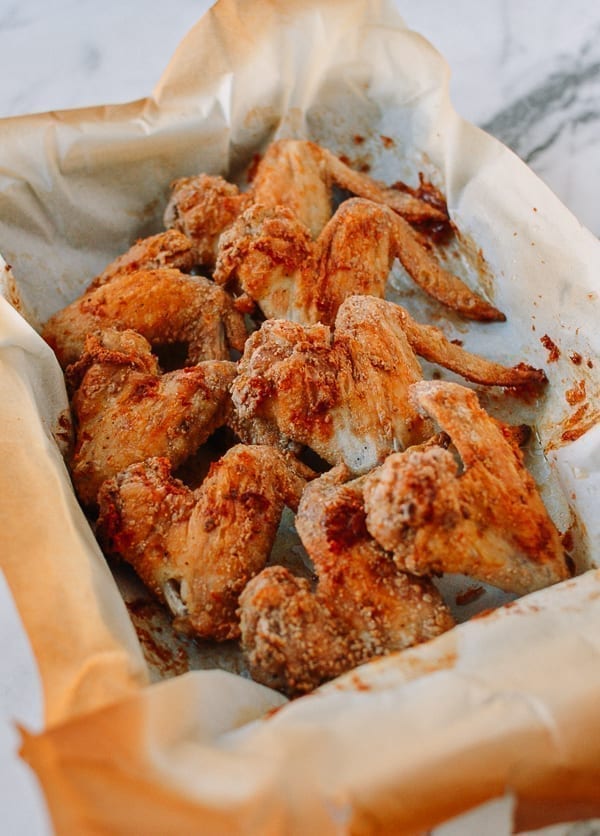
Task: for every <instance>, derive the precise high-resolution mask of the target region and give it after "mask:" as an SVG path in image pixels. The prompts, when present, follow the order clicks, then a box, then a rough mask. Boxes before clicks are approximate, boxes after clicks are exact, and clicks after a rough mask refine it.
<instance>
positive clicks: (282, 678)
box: [240, 466, 453, 695]
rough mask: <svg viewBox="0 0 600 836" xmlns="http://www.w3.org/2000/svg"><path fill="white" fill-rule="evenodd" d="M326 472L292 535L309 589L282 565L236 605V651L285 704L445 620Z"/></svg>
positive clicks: (350, 491) (421, 637) (349, 492)
mask: <svg viewBox="0 0 600 836" xmlns="http://www.w3.org/2000/svg"><path fill="white" fill-rule="evenodd" d="M348 476H349V471H347V469H346V468H345V467H344V466H340V467H337V468H334V469H333V470H331V471H329V473H327V474H325V475H324V476H321V477H320V478H319V479H316V480H315V481H314V482H312V483H311V484H310V485H308V486H307V488H306V489H305V491H304V494H303V496H302V499H301V501H300V506H299V509H298V515H297V517H296V528H297V530H298V533H299V535H300V537H301V539H302V542H303V544H304V546H305V548H306V551H307V553H308V555H309V557H310V558H311V559H312V561H313V565H314V569H315V572H316V574H317V576H318V584H317V587H316V590H314V591H313V590H312V589H311V586H310V584H309V582H308V581H307V580H305V579H303V578H298V577H296V576H294V575H293V574H292V573H291V572H289V571H288V570H287V569H285V568H284V567H282V566H272V567H269V568H267V569H264V570H263V571H262V572H261V573H260V574H259V575H257V576H256V577H255V578H254V579H253V580H252V581H250V583H249V584H248V585H247V586H246V588H245V589H244V591H243V592H242V595H241V597H240V613H241V629H242V644H243V647H244V649H245V651H246V654H247V658H248V663H249V668H250V672H251V674H252V676H253V678H254V679H256V680H258V681H259V682H262V683H264V684H265V685H269V686H271V687H273V688H277V689H279V690H282V691H285V692H286V693H288V694H290V695H294V694H300V693H305V692H307V691H310V690H311V689H313V688H315V687H316V686H317V685H319V684H321V683H322V682H324V681H326V680H328V679H332V678H333V677H335V676H338V675H339V674H341V673H344V671H347V670H349V669H350V668H352V667H355V666H356V665H359V664H361V663H363V662H366V661H368V660H369V659H372V658H374V657H377V656H381V655H383V654H386V653H390V652H392V651H395V650H400V649H402V648H405V647H408V646H410V645H413V644H416V643H418V642H422V641H426V640H427V639H430V638H433V637H435V636H437V635H439V634H440V633H442V632H443V631H444V630H448V629H449V628H450V627H452V626H453V620H452V617H451V616H450V613H449V611H448V609H447V608H446V606H445V604H444V603H443V601H442V599H441V597H440V595H439V593H438V592H437V590H436V589H435V587H434V586H433V584H432V583H431V582H430V581H428V580H426V579H417V578H415V577H411V576H410V575H408V574H407V573H406V572H403V571H399V570H398V569H397V567H396V566H395V565H394V563H393V561H392V560H391V558H390V555H388V554H386V553H385V552H384V551H383V549H382V548H381V547H380V546H378V545H377V544H376V543H375V541H374V540H373V539H372V538H371V537H370V536H369V533H368V532H367V529H366V527H365V511H364V503H363V496H362V489H361V483H362V479H363V478H364V477H361V478H360V479H357V480H354V481H353V482H345V480H346V479H348Z"/></svg>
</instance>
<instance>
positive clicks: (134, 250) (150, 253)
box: [86, 229, 198, 293]
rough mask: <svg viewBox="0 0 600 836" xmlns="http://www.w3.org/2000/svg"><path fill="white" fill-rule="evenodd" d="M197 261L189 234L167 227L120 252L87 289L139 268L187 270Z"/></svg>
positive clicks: (92, 288)
mask: <svg viewBox="0 0 600 836" xmlns="http://www.w3.org/2000/svg"><path fill="white" fill-rule="evenodd" d="M197 263H198V259H197V256H196V253H195V251H194V247H193V245H192V242H191V241H190V239H189V238H187V237H186V236H185V235H184V234H183V233H182V232H179V230H177V229H168V230H167V231H166V232H159V233H158V235H151V236H150V237H149V238H140V239H139V241H136V242H135V244H133V246H132V247H130V248H129V249H128V250H127V252H126V253H123V255H120V256H119V257H118V258H116V259H115V260H114V261H111V263H110V264H109V265H108V266H107V267H105V268H104V270H103V271H102V272H101V273H100V274H99V275H98V276H96V278H95V279H94V280H93V281H92V283H91V284H90V286H89V287H88V288H87V291H86V293H87V292H89V291H90V290H94V288H96V287H100V285H103V284H106V283H107V282H109V281H110V280H111V279H113V278H114V277H115V276H117V275H118V274H119V273H134V272H135V271H137V270H157V269H159V268H161V267H173V268H175V269H177V270H181V272H182V273H187V272H188V271H189V270H191V269H192V267H193V266H194V265H195V264H197Z"/></svg>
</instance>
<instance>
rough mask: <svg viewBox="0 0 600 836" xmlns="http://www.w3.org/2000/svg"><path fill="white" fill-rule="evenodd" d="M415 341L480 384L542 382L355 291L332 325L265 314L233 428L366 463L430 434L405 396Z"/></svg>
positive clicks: (238, 393) (353, 464) (247, 361)
mask: <svg viewBox="0 0 600 836" xmlns="http://www.w3.org/2000/svg"><path fill="white" fill-rule="evenodd" d="M413 347H414V348H415V349H416V350H417V351H418V352H419V353H421V354H425V355H426V356H427V357H428V359H430V360H433V361H434V362H437V363H441V364H442V365H445V366H446V367H447V368H450V369H452V370H453V371H456V372H458V373H459V374H461V375H464V376H465V377H467V378H469V379H473V380H476V381H478V382H480V383H484V384H488V385H501V386H511V387H512V386H519V385H523V384H526V383H534V382H536V383H541V382H542V381H543V380H545V376H544V374H543V372H540V371H539V370H536V369H532V368H531V367H529V366H525V365H520V366H517V367H514V368H506V367H504V366H501V365H499V364H497V363H492V362H490V361H488V360H484V359H483V358H481V357H477V356H475V355H472V354H469V353H468V352H466V351H465V350H464V349H462V348H460V347H459V346H456V345H453V344H452V343H449V342H448V340H446V339H445V337H444V336H443V335H442V333H441V332H440V331H438V330H437V329H435V328H431V327H429V326H423V325H420V324H418V323H416V322H415V321H414V320H412V319H411V318H410V316H409V315H408V314H407V312H406V311H405V310H403V309H402V308H401V307H400V306H398V305H395V304H393V303H391V302H385V301H384V300H382V299H375V298H373V297H369V296H353V297H350V298H348V299H346V300H345V301H344V303H343V304H342V305H341V307H340V309H339V311H338V315H337V318H336V322H335V329H334V330H333V329H331V328H329V327H327V326H325V325H312V326H310V327H307V326H302V325H299V324H297V323H293V322H288V321H286V320H269V321H267V322H265V323H264V324H263V325H262V327H261V329H260V330H259V331H257V332H255V333H254V334H252V335H251V337H250V338H249V339H248V342H247V344H246V348H245V351H244V355H243V357H242V360H241V361H240V365H239V375H238V377H237V378H236V380H235V381H234V384H233V386H232V400H233V403H234V406H235V409H236V416H237V418H236V430H237V432H238V433H239V434H240V437H241V438H242V439H243V440H245V441H247V442H253V441H260V442H262V443H273V444H279V445H285V444H286V443H287V442H288V441H289V440H292V441H294V442H296V443H298V444H302V445H307V446H308V447H310V448H312V449H313V450H314V451H315V452H316V453H318V454H319V455H320V456H321V457H322V458H323V459H325V461H327V462H329V463H330V464H338V463H341V462H344V463H345V464H346V465H347V466H348V467H349V468H350V469H351V470H352V471H353V472H357V473H358V472H364V471H366V470H369V469H370V468H372V467H374V466H375V465H376V464H378V463H379V462H381V461H382V460H383V459H384V458H385V456H386V455H387V454H388V453H390V452H392V451H394V450H398V449H403V448H405V447H407V446H409V445H411V444H417V443H419V442H421V441H422V440H423V439H425V438H427V437H428V436H429V435H431V434H432V431H433V429H432V424H431V421H430V420H429V419H428V418H425V417H423V415H422V414H421V413H420V411H419V410H418V409H417V407H416V406H415V405H414V404H413V403H412V402H411V401H410V399H409V397H408V391H409V387H410V386H411V384H413V383H415V382H416V381H418V380H420V379H421V378H422V373H421V367H420V365H419V362H418V360H417V358H416V356H415V352H414V350H413Z"/></svg>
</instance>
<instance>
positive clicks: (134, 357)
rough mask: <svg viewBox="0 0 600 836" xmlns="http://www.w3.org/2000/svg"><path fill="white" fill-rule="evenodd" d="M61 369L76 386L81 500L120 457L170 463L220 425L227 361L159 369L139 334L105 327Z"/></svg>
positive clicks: (119, 464)
mask: <svg viewBox="0 0 600 836" xmlns="http://www.w3.org/2000/svg"><path fill="white" fill-rule="evenodd" d="M67 374H68V379H69V382H70V385H71V387H72V388H74V389H76V391H75V394H74V396H73V399H72V408H73V414H74V418H75V429H76V444H75V450H74V453H73V457H72V460H71V463H70V464H71V473H72V477H73V483H74V485H75V489H76V491H77V494H78V496H79V498H80V500H81V502H82V503H83V504H84V505H86V506H93V505H94V503H95V501H96V496H97V493H98V489H99V487H100V485H101V484H102V482H103V481H104V480H105V479H107V478H108V477H110V476H113V475H114V474H116V473H118V472H119V471H120V470H122V469H123V468H125V467H127V465H129V464H132V463H133V462H138V461H141V460H143V459H145V458H148V457H149V456H153V455H162V456H167V457H168V458H169V460H170V461H171V463H172V464H173V466H174V467H177V466H178V465H180V464H181V463H182V462H184V461H185V460H186V459H187V458H188V457H189V456H190V455H192V454H193V453H194V452H195V451H196V450H197V449H198V447H199V446H200V445H201V444H203V443H204V441H206V439H207V438H208V437H209V435H211V434H212V433H213V432H214V430H216V429H217V428H218V427H220V426H222V425H223V424H224V423H225V421H226V420H227V417H228V415H229V411H230V406H231V402H230V397H229V386H230V384H231V382H232V380H233V378H234V376H235V364H234V363H231V362H229V361H226V360H207V361H206V362H204V363H200V364H199V365H197V366H193V367H191V368H186V369H179V370H177V371H174V372H169V373H168V374H164V375H161V374H160V372H159V368H158V363H157V360H156V358H155V357H154V355H153V354H152V353H151V351H150V346H149V344H148V343H147V341H146V340H145V339H144V338H143V337H141V336H140V335H139V334H137V333H136V332H134V331H116V330H114V329H109V330H107V331H103V332H101V333H99V334H91V335H89V336H88V338H87V340H86V344H85V352H84V354H83V355H82V357H81V359H80V360H79V361H78V362H77V363H76V364H74V365H72V366H71V367H70V368H69V370H68V372H67Z"/></svg>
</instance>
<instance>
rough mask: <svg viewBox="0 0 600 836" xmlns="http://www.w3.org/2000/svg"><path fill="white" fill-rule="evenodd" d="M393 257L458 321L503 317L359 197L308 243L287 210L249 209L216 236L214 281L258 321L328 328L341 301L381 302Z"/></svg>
mask: <svg viewBox="0 0 600 836" xmlns="http://www.w3.org/2000/svg"><path fill="white" fill-rule="evenodd" d="M396 258H398V259H399V260H400V262H401V263H402V265H403V266H404V268H405V269H406V271H407V273H408V274H409V275H410V276H411V278H412V279H413V280H414V282H415V283H416V284H417V285H418V286H419V287H420V288H421V289H422V290H424V291H425V292H426V293H427V294H429V295H430V296H432V297H434V298H435V299H437V300H438V301H440V302H442V303H443V304H445V305H447V306H448V307H450V308H452V309H453V310H455V311H458V312H459V313H461V314H462V315H463V316H465V317H468V318H469V319H476V320H504V319H505V316H504V314H502V313H501V312H500V311H499V310H498V309H497V308H495V307H494V306H493V305H490V304H489V303H488V302H486V301H485V300H484V299H483V298H482V297H481V296H479V295H478V294H477V293H475V292H474V291H473V290H471V289H470V288H469V287H468V286H467V285H466V284H465V283H464V282H463V281H462V280H461V279H459V278H458V276H455V275H454V274H453V273H449V272H448V271H447V270H444V269H443V268H442V267H441V266H440V265H439V264H438V263H437V261H436V260H435V259H434V258H433V256H431V255H430V254H429V253H428V252H427V250H426V249H425V248H424V247H423V246H422V245H421V243H420V242H419V240H418V238H417V236H416V234H415V232H414V231H413V230H412V228H411V227H410V225H409V224H408V223H407V222H406V221H405V220H404V218H402V217H400V216H399V215H398V214H396V213H395V212H393V211H392V210H391V209H390V208H389V207H387V206H382V205H379V204H377V203H373V202H372V201H370V200H363V199H361V198H353V199H351V200H347V201H345V202H344V203H343V204H342V205H341V206H340V208H339V209H338V211H337V212H336V213H335V215H334V216H333V218H332V219H331V220H330V221H329V222H328V223H327V225H326V226H325V228H324V229H323V230H322V232H321V233H320V235H319V237H318V238H317V239H316V240H313V238H312V237H311V234H310V231H309V229H308V227H306V226H305V225H304V224H303V223H302V222H301V221H300V220H299V218H298V216H297V215H296V214H295V213H294V212H293V211H291V210H290V209H289V208H287V207H284V206H277V207H275V208H270V207H265V206H264V205H261V204H255V205H253V206H251V207H250V208H249V209H247V210H246V211H245V212H244V213H243V214H242V215H241V216H240V217H239V218H238V219H237V220H236V221H235V223H233V224H232V225H231V226H230V227H229V229H227V230H226V231H225V232H224V233H223V235H222V236H221V239H220V241H219V249H218V257H217V263H216V268H215V272H214V279H215V281H216V282H218V283H219V284H222V285H224V286H227V285H230V284H232V283H233V284H234V285H237V287H239V288H241V289H242V290H243V291H244V292H245V293H247V294H248V295H249V296H250V297H251V298H252V299H254V300H255V301H256V302H257V303H258V305H259V307H260V308H261V310H262V312H263V313H264V315H265V316H266V317H275V318H278V319H290V320H292V321H295V322H302V323H304V324H306V325H311V324H313V323H315V322H323V323H325V324H331V323H332V322H333V321H334V319H335V315H336V313H337V310H338V308H339V306H340V304H341V303H342V302H343V300H344V299H345V298H347V297H348V296H352V295H355V294H362V295H369V296H379V297H383V296H384V294H385V289H386V284H387V280H388V275H389V273H390V270H391V267H392V264H393V262H394V259H396Z"/></svg>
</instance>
